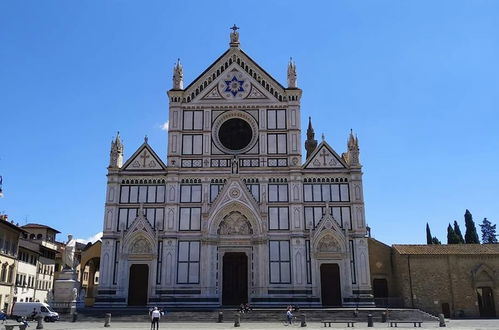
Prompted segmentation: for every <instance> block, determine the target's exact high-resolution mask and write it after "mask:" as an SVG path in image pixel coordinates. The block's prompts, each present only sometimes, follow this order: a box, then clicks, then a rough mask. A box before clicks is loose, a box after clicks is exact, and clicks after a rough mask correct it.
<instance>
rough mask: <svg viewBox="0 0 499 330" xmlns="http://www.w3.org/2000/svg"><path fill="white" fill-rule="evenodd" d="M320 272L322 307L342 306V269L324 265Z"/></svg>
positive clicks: (334, 265) (336, 265) (332, 265)
mask: <svg viewBox="0 0 499 330" xmlns="http://www.w3.org/2000/svg"><path fill="white" fill-rule="evenodd" d="M320 270H321V298H322V306H341V285H340V267H339V266H338V264H322V265H321V268H320Z"/></svg>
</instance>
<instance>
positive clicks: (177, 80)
mask: <svg viewBox="0 0 499 330" xmlns="http://www.w3.org/2000/svg"><path fill="white" fill-rule="evenodd" d="M173 89H184V68H183V67H182V63H180V58H178V59H177V63H175V65H174V66H173Z"/></svg>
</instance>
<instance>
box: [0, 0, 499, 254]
mask: <svg viewBox="0 0 499 330" xmlns="http://www.w3.org/2000/svg"><path fill="white" fill-rule="evenodd" d="M234 23H236V24H237V25H238V26H240V27H241V30H240V38H241V48H242V49H243V50H244V51H245V52H246V53H248V54H249V55H250V56H251V57H252V58H253V59H254V60H256V61H257V62H258V63H259V64H260V65H261V66H262V67H264V68H265V69H266V71H267V72H269V73H270V74H272V75H273V76H274V77H275V78H276V79H278V80H279V81H280V82H282V83H283V84H284V83H285V80H286V77H285V74H286V65H287V62H288V59H289V57H290V56H292V57H293V59H294V60H295V62H296V64H297V68H298V84H299V87H301V88H302V89H303V98H302V126H303V127H304V128H305V125H306V119H307V117H308V116H312V119H313V124H314V128H315V131H316V133H317V137H318V138H319V139H320V135H321V134H322V133H324V134H325V136H326V140H327V141H328V142H329V143H330V144H331V145H332V146H333V148H335V149H336V151H338V152H339V153H341V152H343V151H344V150H345V148H346V139H347V135H348V132H349V130H350V128H353V129H354V131H355V132H356V133H357V134H358V136H359V140H360V148H361V161H362V163H363V165H364V169H363V170H364V194H365V200H366V217H367V221H368V223H369V225H370V226H371V227H372V232H373V236H374V237H376V238H377V239H379V240H381V241H383V242H386V243H389V244H392V243H424V242H425V224H426V222H427V221H428V222H429V223H430V226H431V229H432V232H433V234H434V235H436V236H438V237H439V238H440V239H441V240H442V241H446V227H447V224H448V223H449V222H452V221H454V220H458V221H459V222H460V223H461V227H462V230H463V232H464V220H463V215H464V212H465V209H466V208H468V209H470V210H471V212H472V214H473V216H474V218H475V221H476V222H477V223H478V222H480V221H481V220H482V219H483V217H488V218H489V220H491V221H492V222H493V223H498V222H499V221H498V220H499V203H498V202H497V196H499V166H498V163H499V153H498V150H499V130H498V129H497V124H498V122H499V120H498V119H499V114H498V106H499V62H498V61H497V59H498V58H499V34H498V33H497V31H499V2H497V1H479V0H475V1H459V0H452V1H423V0H418V1H400V0H394V1H378V0H376V1H352V0H345V1H322V2H320V1H316V2H314V1H272V0H267V1H251V2H235V1H233V2H227V1H224V2H222V1H220V2H213V1H210V2H208V1H199V2H187V1H186V2H183V1H170V2H168V1H78V2H77V1H22V2H19V1H2V2H0V96H1V97H0V124H1V129H2V130H1V131H2V138H1V139H0V175H2V176H3V178H4V180H3V181H4V185H3V190H4V193H5V197H4V198H3V199H0V212H5V213H7V214H9V216H10V218H11V219H13V220H14V221H16V222H19V223H21V224H22V223H24V222H25V221H27V222H38V223H45V224H48V225H50V226H52V227H55V228H57V229H59V230H60V231H61V232H62V233H63V234H62V235H60V236H59V239H60V240H63V239H65V237H66V234H68V233H73V234H74V235H76V236H77V237H82V238H85V237H90V236H92V235H94V234H95V233H97V232H99V231H101V230H102V219H103V210H104V195H105V186H106V176H105V175H106V166H107V165H108V159H109V158H108V157H109V156H108V155H109V145H110V141H111V138H112V137H113V135H114V134H115V132H116V131H118V130H119V131H120V132H121V135H122V137H123V140H124V143H125V154H126V157H128V156H130V155H131V154H132V153H133V152H134V151H135V149H136V148H137V147H138V146H139V145H140V144H141V143H142V141H143V137H144V135H146V134H147V135H148V136H149V143H150V144H151V145H152V146H153V147H154V148H155V150H156V151H157V153H158V154H159V155H160V156H161V157H163V159H164V158H165V157H166V132H165V131H164V130H162V129H161V125H162V124H163V123H164V122H165V121H166V119H167V110H168V103H167V98H166V95H165V91H166V90H168V89H169V88H171V71H172V66H173V63H174V62H175V60H176V59H177V57H180V58H181V60H182V63H183V65H184V75H185V81H186V83H187V84H188V83H189V82H190V81H192V79H194V78H195V77H197V75H198V74H199V73H201V72H202V71H203V70H204V69H205V68H206V67H207V66H209V65H210V64H211V63H212V61H214V60H215V59H216V58H217V57H218V56H219V55H220V54H222V53H223V52H224V51H225V50H226V49H227V47H228V38H229V32H230V30H229V27H230V26H232V24H234ZM302 133H303V136H304V135H305V134H304V133H305V130H303V132H302Z"/></svg>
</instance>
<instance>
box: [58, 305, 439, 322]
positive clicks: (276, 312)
mask: <svg viewBox="0 0 499 330" xmlns="http://www.w3.org/2000/svg"><path fill="white" fill-rule="evenodd" d="M285 308H286V307H285V306H283V307H282V308H255V309H253V310H252V311H251V312H249V313H245V314H241V322H277V321H281V320H283V319H284V315H285ZM148 310H149V308H148V307H133V308H131V307H127V308H107V309H106V308H84V309H81V310H79V311H78V320H79V321H80V320H81V321H96V322H100V321H103V320H104V315H105V314H106V313H111V314H112V319H113V320H115V321H119V322H142V321H144V322H146V321H148V320H149V315H148ZM220 311H222V312H223V313H224V322H233V321H234V314H235V313H236V310H235V309H227V308H225V309H224V308H222V309H196V308H190V309H182V310H181V309H172V308H169V309H168V313H167V315H166V316H165V320H166V321H167V322H213V323H215V322H217V320H218V313H219V312H220ZM385 311H388V320H421V321H425V322H431V321H435V322H436V321H438V318H436V317H435V316H432V315H430V314H428V313H425V312H423V311H421V310H418V309H404V308H392V309H388V310H387V309H384V308H359V309H358V312H357V316H354V312H355V308H302V309H300V310H299V311H298V312H295V315H296V316H297V317H298V319H299V318H300V315H301V314H302V313H305V314H306V316H307V321H310V322H320V321H321V320H324V319H328V320H329V319H334V320H345V321H353V322H367V315H368V314H372V315H373V319H374V322H381V315H382V313H383V312H385ZM61 318H62V319H63V320H65V319H67V320H68V321H69V320H70V319H71V317H70V316H69V315H66V316H64V315H63V316H62V317H61Z"/></svg>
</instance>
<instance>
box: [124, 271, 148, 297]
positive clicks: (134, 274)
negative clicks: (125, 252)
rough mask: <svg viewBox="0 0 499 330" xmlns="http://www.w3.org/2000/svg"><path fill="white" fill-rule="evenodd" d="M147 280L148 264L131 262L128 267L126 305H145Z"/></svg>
mask: <svg viewBox="0 0 499 330" xmlns="http://www.w3.org/2000/svg"><path fill="white" fill-rule="evenodd" d="M148 282H149V266H148V265H146V264H133V265H132V266H131V267H130V276H129V280H128V306H145V305H147V291H148V287H149V283H148Z"/></svg>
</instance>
